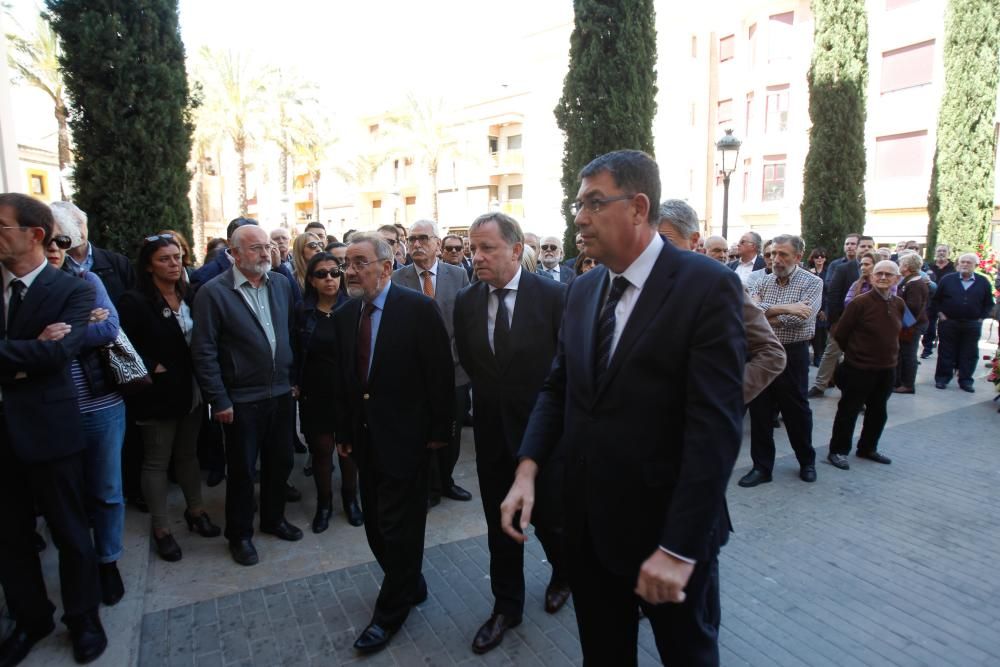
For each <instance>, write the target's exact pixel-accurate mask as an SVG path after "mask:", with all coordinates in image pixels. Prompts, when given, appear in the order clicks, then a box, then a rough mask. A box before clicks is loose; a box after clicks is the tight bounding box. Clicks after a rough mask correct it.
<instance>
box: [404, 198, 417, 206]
mask: <svg viewBox="0 0 1000 667" xmlns="http://www.w3.org/2000/svg"><path fill="white" fill-rule="evenodd" d="M416 204H417V198H416V197H407V198H406V205H407V206H416Z"/></svg>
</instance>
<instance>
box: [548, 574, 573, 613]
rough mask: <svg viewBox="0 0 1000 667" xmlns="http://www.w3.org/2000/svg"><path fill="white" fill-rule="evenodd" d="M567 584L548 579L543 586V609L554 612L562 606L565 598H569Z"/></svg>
mask: <svg viewBox="0 0 1000 667" xmlns="http://www.w3.org/2000/svg"><path fill="white" fill-rule="evenodd" d="M569 596H570V590H569V584H564V583H561V582H558V581H550V582H549V585H548V586H546V588H545V611H546V613H549V614H554V613H556V612H557V611H559V610H560V609H562V608H563V605H564V604H566V600H569Z"/></svg>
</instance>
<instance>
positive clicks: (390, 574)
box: [355, 443, 427, 630]
mask: <svg viewBox="0 0 1000 667" xmlns="http://www.w3.org/2000/svg"><path fill="white" fill-rule="evenodd" d="M374 446H377V445H374ZM374 446H373V445H372V443H367V444H366V446H365V448H364V449H365V451H366V452H368V453H369V454H368V456H362V457H358V458H356V459H355V460H356V461H357V463H358V479H359V481H360V485H361V506H362V508H363V509H364V512H365V535H366V536H367V538H368V546H369V547H371V550H372V554H373V555H374V556H375V560H377V561H378V564H379V565H380V566H381V567H382V571H383V572H385V577H384V579H383V580H382V588H381V589H380V590H379V594H378V598H377V599H376V600H375V613H374V615H373V616H372V622H373V623H378V624H379V625H381V626H382V627H384V628H389V629H392V630H396V629H398V628H399V627H400V626H401V625H402V624H403V622H404V621H405V620H406V617H407V616H408V615H409V613H410V608H411V607H412V606H413V605H414V604H416V603H417V602H419V601H420V600H422V599H423V598H424V597H425V596H426V595H427V583H426V582H425V581H424V576H423V574H422V573H421V569H422V567H423V561H424V528H425V527H426V525H427V466H417V470H415V471H414V474H413V475H412V476H410V477H406V478H403V479H398V478H395V477H390V476H389V475H386V474H385V473H383V472H381V471H380V470H379V469H378V466H377V465H376V463H375V461H376V458H375V453H374V452H372V450H373V448H374Z"/></svg>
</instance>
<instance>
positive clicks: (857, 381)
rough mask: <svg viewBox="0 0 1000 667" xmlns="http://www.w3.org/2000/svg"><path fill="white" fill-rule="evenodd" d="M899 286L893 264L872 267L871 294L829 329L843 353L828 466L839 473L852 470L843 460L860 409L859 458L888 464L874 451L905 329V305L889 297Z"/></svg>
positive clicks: (850, 306) (858, 300) (851, 306)
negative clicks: (839, 392) (900, 335)
mask: <svg viewBox="0 0 1000 667" xmlns="http://www.w3.org/2000/svg"><path fill="white" fill-rule="evenodd" d="M898 280H899V267H898V266H896V263H895V262H893V261H890V260H883V261H881V262H879V263H878V264H876V265H875V268H874V269H873V270H872V286H873V288H874V289H872V290H871V291H870V292H866V293H865V294H862V295H861V296H858V297H856V298H855V299H854V300H852V301H851V303H849V304H848V306H847V308H846V309H845V310H844V314H843V315H842V316H841V318H840V320H839V321H838V322H837V325H836V326H835V327H834V329H833V337H834V338H836V339H837V344H838V345H840V349H842V350H843V351H844V363H843V364H841V365H840V367H839V368H838V369H837V386H838V387H840V391H841V396H840V403H838V404H837V416H836V417H834V419H833V434H832V435H831V436H830V453H829V455H827V460H828V461H829V462H830V465H832V466H833V467H835V468H839V469H840V470H847V469H848V468H850V464H848V462H847V454H849V453H850V451H851V440H852V438H853V436H854V425H855V424H856V423H857V421H858V413H860V412H861V408H863V407H864V408H865V421H864V425H863V426H862V428H861V437H860V438H859V439H858V451H857V456H859V457H861V458H864V459H868V460H870V461H875V462H876V463H892V461H891V460H890V459H889V458H888V457H887V456H883V455H882V454H880V453H879V452H878V451H877V448H878V441H879V438H880V437H881V436H882V430H883V429H884V428H885V422H886V418H887V414H886V404H887V403H888V401H889V396H890V395H891V394H892V388H893V384H894V380H895V374H896V363H897V358H898V355H899V332H900V329H902V327H903V308H904V306H903V300H902V299H900V298H899V297H898V296H894V295H893V294H892V291H891V290H892V287H893V285H895V284H896V282H897V281H898Z"/></svg>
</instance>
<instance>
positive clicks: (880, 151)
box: [875, 130, 927, 181]
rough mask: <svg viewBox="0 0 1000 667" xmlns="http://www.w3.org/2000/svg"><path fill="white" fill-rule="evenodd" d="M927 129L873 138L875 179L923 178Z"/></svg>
mask: <svg viewBox="0 0 1000 667" xmlns="http://www.w3.org/2000/svg"><path fill="white" fill-rule="evenodd" d="M926 156H927V130H920V131H919V132H906V133H904V134H892V135H888V136H885V137H876V139H875V180H877V181H884V180H889V179H918V178H923V176H924V173H925V170H924V164H925V162H926V160H927V157H926Z"/></svg>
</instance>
